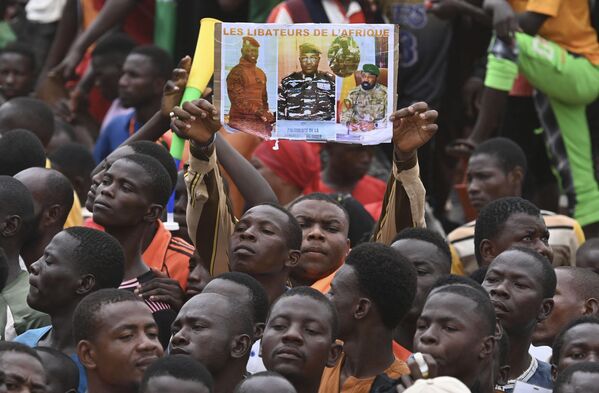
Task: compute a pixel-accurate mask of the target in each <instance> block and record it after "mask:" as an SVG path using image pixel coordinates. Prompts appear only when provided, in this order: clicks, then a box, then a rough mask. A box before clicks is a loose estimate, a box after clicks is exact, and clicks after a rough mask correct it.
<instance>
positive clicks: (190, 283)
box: [185, 254, 212, 299]
mask: <svg viewBox="0 0 599 393" xmlns="http://www.w3.org/2000/svg"><path fill="white" fill-rule="evenodd" d="M210 280H212V276H210V272H209V271H208V270H206V268H205V267H204V265H202V263H201V261H200V257H199V256H198V255H196V254H193V255H192V256H191V257H190V258H189V275H188V276H187V286H186V287H185V296H187V298H188V299H191V298H192V297H193V296H195V295H197V294H198V293H202V291H203V290H204V288H205V287H206V285H207V284H208V283H209V282H210Z"/></svg>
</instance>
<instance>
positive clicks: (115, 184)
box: [94, 159, 153, 227]
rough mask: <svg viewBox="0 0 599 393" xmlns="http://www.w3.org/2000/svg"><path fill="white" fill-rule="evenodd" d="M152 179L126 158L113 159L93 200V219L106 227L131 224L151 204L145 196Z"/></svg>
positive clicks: (143, 214) (132, 224)
mask: <svg viewBox="0 0 599 393" xmlns="http://www.w3.org/2000/svg"><path fill="white" fill-rule="evenodd" d="M152 181H153V180H152V178H151V177H150V176H149V175H148V174H147V173H146V172H145V171H144V169H143V168H142V167H141V166H139V165H138V164H136V163H134V162H132V161H129V160H127V159H121V160H117V161H115V162H114V164H113V165H112V166H111V167H110V169H108V170H107V171H106V172H105V173H104V176H103V177H102V183H100V185H99V186H98V189H97V191H96V193H97V195H96V200H95V201H94V221H95V222H96V223H98V224H100V225H103V226H105V227H109V226H116V227H121V226H134V225H137V224H138V223H140V222H142V221H143V220H144V216H146V214H148V213H149V207H150V206H151V205H152V203H151V202H150V200H149V198H148V194H149V185H150V184H151V182H152Z"/></svg>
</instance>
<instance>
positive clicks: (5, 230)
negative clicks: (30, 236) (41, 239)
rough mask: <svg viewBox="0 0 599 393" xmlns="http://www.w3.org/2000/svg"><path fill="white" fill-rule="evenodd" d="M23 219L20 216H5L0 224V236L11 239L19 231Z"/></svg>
mask: <svg viewBox="0 0 599 393" xmlns="http://www.w3.org/2000/svg"><path fill="white" fill-rule="evenodd" d="M22 226H23V219H22V218H21V216H18V215H12V216H6V218H5V219H4V222H3V223H2V224H0V235H1V236H2V237H13V236H15V235H16V234H17V233H19V231H20V230H21V227H22Z"/></svg>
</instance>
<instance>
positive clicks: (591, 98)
mask: <svg viewBox="0 0 599 393" xmlns="http://www.w3.org/2000/svg"><path fill="white" fill-rule="evenodd" d="M159 3H161V2H160V1H155V0H28V1H27V0H6V1H2V2H0V17H1V20H0V393H4V392H34V393H85V392H89V393H108V392H111V393H112V392H115V393H116V392H123V393H125V392H127V393H130V392H140V393H150V392H152V393H156V392H202V393H211V392H214V393H231V392H238V393H251V392H273V393H274V392H277V393H292V392H297V393H370V392H372V393H385V392H408V393H410V392H412V393H417V392H449V393H451V392H473V393H494V392H508V393H511V392H514V393H524V392H531V391H543V392H544V391H554V392H556V393H562V392H594V391H596V390H597V386H599V384H598V382H599V182H598V180H597V170H598V168H599V165H598V163H599V159H598V156H597V155H596V152H598V151H599V149H598V148H597V147H598V146H599V145H598V144H597V142H599V139H597V136H598V135H599V104H597V102H598V97H599V43H598V41H597V33H596V28H597V26H598V25H599V23H597V18H598V15H599V10H598V9H597V2H596V0H591V1H588V0H572V1H569V2H565V1H560V0H552V1H549V2H548V1H542V0H483V1H479V0H430V1H428V0H427V1H423V2H422V3H420V2H419V1H416V2H414V1H412V0H284V1H281V0H205V1H204V0H203V1H193V0H176V1H172V2H171V3H173V4H174V5H176V7H177V15H176V18H175V22H176V23H175V24H176V27H175V32H176V34H175V43H174V46H173V47H170V48H162V47H159V46H158V45H155V44H154V35H153V34H154V26H155V20H158V18H157V13H158V11H157V10H158V6H159ZM162 3H168V1H162ZM163 5H164V4H162V6H163ZM205 16H210V17H216V18H219V19H221V20H226V21H234V22H248V21H249V22H257V23H309V22H314V23H368V24H373V23H394V24H399V25H400V46H399V51H400V66H399V70H398V77H397V89H396V91H397V108H398V109H397V110H396V111H394V112H393V114H392V115H391V117H390V118H389V119H388V121H389V122H390V124H392V128H393V135H392V141H391V143H388V144H382V145H378V146H362V145H351V144H340V143H323V144H317V143H308V142H303V141H286V140H279V141H272V140H271V141H263V140H262V139H260V138H259V137H257V136H255V135H250V134H248V133H227V132H226V131H225V130H224V129H223V126H222V124H221V122H220V116H219V112H218V110H217V108H216V107H215V106H214V105H213V104H212V94H211V93H212V88H213V87H214V86H213V85H212V84H211V85H210V87H209V88H207V89H206V90H205V91H204V92H203V95H202V98H199V99H196V100H191V101H188V102H185V103H183V104H181V98H182V95H183V91H184V89H185V86H186V83H187V79H188V77H189V73H190V69H191V64H192V58H196V59H197V58H199V57H201V56H202V55H204V54H202V53H195V54H194V50H195V41H194V39H193V38H195V37H196V36H197V32H198V28H199V25H198V23H197V20H199V18H200V17H205ZM252 40H253V39H252V38H251V37H246V38H244V42H245V41H247V42H248V43H249V44H248V45H250V46H251V45H255V44H252V43H253V42H255V41H252ZM244 45H245V44H244ZM303 50H304V51H305V52H309V50H311V49H310V48H308V47H305V48H304V49H303ZM323 56H324V54H323ZM313 57H314V58H318V60H320V52H318V54H317V55H315V56H313ZM179 59H180V60H179ZM254 60H255V56H254ZM317 64H318V63H317ZM297 69H298V71H297V72H295V73H294V75H295V74H297V77H298V78H299V77H303V76H302V71H299V70H300V68H299V65H298V68H297ZM360 69H362V68H360ZM363 69H364V72H370V74H371V76H372V75H374V76H378V73H379V68H378V66H377V65H371V64H368V65H367V66H364V65H363ZM357 72H358V73H360V71H357ZM266 77H268V75H266ZM331 77H332V76H331ZM375 80H376V78H375ZM297 102H298V104H297V105H299V106H300V109H301V105H307V103H304V102H303V101H302V99H301V97H299V98H297ZM241 104H243V103H241ZM333 106H334V105H333ZM268 115H270V116H272V117H273V118H274V116H275V114H271V113H269V114H268ZM175 135H176V136H177V137H180V138H183V139H185V140H186V141H187V142H186V145H185V149H184V153H183V159H182V160H180V161H179V160H174V159H173V157H172V156H171V154H170V152H169V148H170V146H171V144H172V142H173V138H175ZM596 334H597V335H596ZM543 389H545V390H543Z"/></svg>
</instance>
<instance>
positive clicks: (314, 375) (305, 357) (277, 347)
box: [260, 296, 341, 393]
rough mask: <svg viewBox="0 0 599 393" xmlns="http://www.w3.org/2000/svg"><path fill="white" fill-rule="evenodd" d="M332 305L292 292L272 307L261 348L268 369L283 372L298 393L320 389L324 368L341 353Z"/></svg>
mask: <svg viewBox="0 0 599 393" xmlns="http://www.w3.org/2000/svg"><path fill="white" fill-rule="evenodd" d="M331 329H332V327H331V314H330V311H329V310H328V308H327V307H326V306H325V305H324V304H322V303H320V302H318V301H316V300H314V299H312V298H310V297H307V296H289V297H285V298H283V299H281V300H279V301H278V302H277V303H276V304H275V305H274V306H273V307H272V309H271V310H270V316H269V318H268V321H267V323H266V329H265V330H264V336H263V337H262V343H261V344H262V346H261V348H260V352H261V354H262V358H263V360H264V365H265V366H266V369H267V370H270V371H276V372H278V373H279V374H281V375H283V376H284V377H285V378H286V379H287V380H288V381H289V382H291V384H292V385H293V386H294V387H295V390H296V391H297V393H316V392H318V388H319V386H320V378H321V376H322V372H323V370H324V368H325V366H327V367H332V366H334V365H335V363H336V362H337V360H338V358H339V356H340V354H341V345H340V344H336V343H335V340H334V337H333V336H332V331H331Z"/></svg>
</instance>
